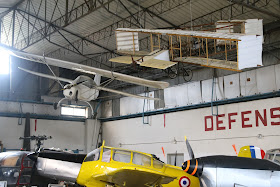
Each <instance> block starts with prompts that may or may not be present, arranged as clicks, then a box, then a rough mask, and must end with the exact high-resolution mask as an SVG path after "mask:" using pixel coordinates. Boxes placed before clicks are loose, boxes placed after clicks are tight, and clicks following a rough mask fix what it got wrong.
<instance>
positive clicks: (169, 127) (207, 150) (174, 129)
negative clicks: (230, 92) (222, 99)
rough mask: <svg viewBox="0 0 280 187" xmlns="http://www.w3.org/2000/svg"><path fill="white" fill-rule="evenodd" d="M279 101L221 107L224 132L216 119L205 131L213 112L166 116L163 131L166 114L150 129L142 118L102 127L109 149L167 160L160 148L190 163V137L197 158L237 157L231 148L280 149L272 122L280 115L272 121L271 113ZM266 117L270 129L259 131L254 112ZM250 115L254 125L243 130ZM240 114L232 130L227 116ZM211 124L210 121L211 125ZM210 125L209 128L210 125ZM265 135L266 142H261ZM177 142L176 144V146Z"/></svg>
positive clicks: (279, 118) (277, 129)
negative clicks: (188, 147)
mask: <svg viewBox="0 0 280 187" xmlns="http://www.w3.org/2000/svg"><path fill="white" fill-rule="evenodd" d="M279 101H280V98H271V99H265V100H256V101H251V102H243V103H236V104H229V105H222V106H219V114H225V117H219V120H222V121H223V122H222V123H221V124H219V126H221V127H225V128H226V129H225V130H216V129H217V128H216V117H214V130H213V131H205V121H204V120H205V116H209V115H211V108H202V109H195V110H187V111H181V112H175V113H167V114H165V116H166V121H165V124H166V127H164V114H161V115H155V116H150V118H151V123H150V125H144V124H142V118H132V119H126V120H118V121H111V122H105V123H103V124H102V126H103V138H104V139H105V140H106V145H108V146H115V147H119V144H122V148H127V149H132V150H138V151H143V152H148V153H154V154H157V155H158V156H159V157H160V158H161V159H162V160H163V161H166V158H165V157H164V156H163V154H162V150H161V147H163V148H164V150H165V154H167V153H175V152H176V151H178V153H185V159H188V156H187V154H186V153H187V149H186V146H185V142H184V136H187V137H188V139H189V141H190V144H191V146H192V148H193V150H194V153H195V156H197V157H199V156H206V155H217V154H225V155H235V152H234V150H233V148H232V144H235V145H236V147H237V149H238V150H239V148H240V147H242V146H244V145H255V146H258V147H261V148H263V149H264V150H268V149H272V148H279V147H280V145H279V137H280V125H275V126H272V125H271V122H280V111H274V112H273V115H279V116H276V117H275V116H274V118H272V117H271V113H270V109H271V108H275V107H280V104H279V103H280V102H279ZM264 109H266V113H267V126H264V125H263V124H262V123H261V122H260V124H259V126H258V127H256V120H255V110H259V112H260V113H261V115H262V116H263V110H264ZM244 111H251V112H252V113H251V114H244V118H249V121H246V119H245V122H244V123H245V125H248V124H252V127H249V128H242V120H241V118H242V117H241V112H244ZM234 112H237V116H232V117H231V118H232V119H236V122H233V123H232V128H231V129H229V122H228V114H229V113H234ZM208 122H209V121H208ZM208 125H209V124H208ZM258 134H262V135H263V138H261V139H260V138H258V137H257V136H258ZM174 137H175V139H176V140H177V141H178V142H177V144H174V143H173V140H174Z"/></svg>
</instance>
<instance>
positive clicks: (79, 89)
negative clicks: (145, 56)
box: [9, 49, 169, 108]
mask: <svg viewBox="0 0 280 187" xmlns="http://www.w3.org/2000/svg"><path fill="white" fill-rule="evenodd" d="M9 54H10V55H13V56H16V57H18V58H22V59H26V60H29V61H33V62H38V63H42V64H46V65H47V66H48V67H49V66H50V65H52V66H56V67H60V68H65V69H69V70H74V71H78V72H81V73H85V74H89V75H95V77H94V80H93V79H91V78H90V77H88V76H84V75H80V76H78V77H77V78H76V79H75V80H71V79H66V78H62V77H58V76H56V75H55V74H54V73H53V71H52V70H51V69H50V70H51V71H52V73H53V75H47V74H43V73H39V72H34V71H30V70H27V69H24V68H21V67H19V69H21V70H23V71H26V72H28V73H31V74H34V75H37V76H41V77H45V78H49V79H53V80H56V81H57V82H59V83H60V82H66V83H68V84H66V85H65V86H64V87H63V89H62V91H63V94H64V96H65V98H63V99H62V100H60V101H59V102H58V104H57V106H58V107H59V106H60V104H61V102H62V101H63V100H65V99H72V100H76V101H78V100H79V101H84V102H86V103H88V101H91V100H95V99H96V98H97V97H98V95H99V91H100V90H103V91H107V92H112V93H116V94H120V95H124V96H128V97H135V98H140V99H152V100H159V99H158V98H151V97H144V96H140V95H134V94H130V93H127V92H122V91H119V90H113V89H110V88H107V87H105V86H106V85H108V84H109V83H110V82H112V81H113V80H120V81H124V82H128V83H132V84H136V85H140V86H145V87H151V88H158V89H164V88H167V87H168V86H169V83H168V82H163V81H153V80H147V79H143V78H139V77H134V76H130V75H125V74H121V73H117V72H112V71H108V70H104V69H100V68H95V67H91V66H86V65H82V64H77V63H73V62H68V61H64V60H58V59H54V58H49V57H45V56H40V55H35V54H30V53H25V52H20V51H15V50H10V49H9ZM49 68H50V67H49ZM101 76H103V77H107V78H109V80H108V81H105V82H103V83H100V81H101ZM60 84H61V83H60ZM61 85H62V84H61ZM88 104H89V103H88ZM89 105H90V104H89ZM90 106H91V105H90ZM55 108H56V107H55ZM91 108H92V107H91Z"/></svg>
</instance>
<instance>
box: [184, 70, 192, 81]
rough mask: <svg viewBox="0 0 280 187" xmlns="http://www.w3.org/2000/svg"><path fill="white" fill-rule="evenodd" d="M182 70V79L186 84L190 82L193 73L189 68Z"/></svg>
mask: <svg viewBox="0 0 280 187" xmlns="http://www.w3.org/2000/svg"><path fill="white" fill-rule="evenodd" d="M182 70H183V78H184V80H185V81H186V82H189V81H190V80H192V77H193V72H192V70H191V69H189V68H182Z"/></svg>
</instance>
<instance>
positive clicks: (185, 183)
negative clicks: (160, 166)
mask: <svg viewBox="0 0 280 187" xmlns="http://www.w3.org/2000/svg"><path fill="white" fill-rule="evenodd" d="M179 185H180V187H189V186H190V185H191V181H190V179H189V178H188V177H185V176H183V177H181V178H180V180H179Z"/></svg>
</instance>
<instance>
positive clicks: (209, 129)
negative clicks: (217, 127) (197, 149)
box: [204, 116, 214, 131]
mask: <svg viewBox="0 0 280 187" xmlns="http://www.w3.org/2000/svg"><path fill="white" fill-rule="evenodd" d="M207 119H210V121H211V126H210V127H208V125H207ZM204 124H205V131H213V129H214V127H213V116H205V117H204Z"/></svg>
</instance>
